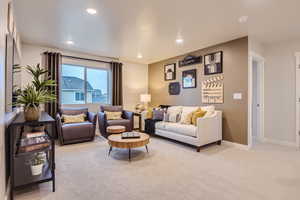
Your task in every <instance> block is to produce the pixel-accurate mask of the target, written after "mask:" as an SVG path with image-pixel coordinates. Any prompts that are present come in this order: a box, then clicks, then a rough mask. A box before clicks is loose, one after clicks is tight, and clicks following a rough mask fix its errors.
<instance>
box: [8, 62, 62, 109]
mask: <svg viewBox="0 0 300 200" xmlns="http://www.w3.org/2000/svg"><path fill="white" fill-rule="evenodd" d="M25 69H26V71H27V72H29V73H30V74H31V76H32V78H33V81H32V84H30V85H27V86H26V87H25V88H24V89H17V91H18V92H17V95H18V96H17V100H16V102H15V103H14V105H16V106H24V108H28V107H35V108H38V107H39V105H40V104H43V103H48V102H52V101H55V100H56V96H55V95H54V94H53V92H51V88H53V87H56V84H55V81H54V80H51V79H50V77H48V76H46V74H47V73H48V71H47V70H45V69H42V68H41V67H40V64H37V65H36V67H32V66H29V65H28V66H27V67H25Z"/></svg>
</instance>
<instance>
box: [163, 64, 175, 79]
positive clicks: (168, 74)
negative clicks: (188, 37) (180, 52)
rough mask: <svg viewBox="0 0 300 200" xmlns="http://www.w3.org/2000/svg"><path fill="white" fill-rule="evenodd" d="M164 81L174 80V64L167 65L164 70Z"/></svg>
mask: <svg viewBox="0 0 300 200" xmlns="http://www.w3.org/2000/svg"><path fill="white" fill-rule="evenodd" d="M164 74H165V81H171V80H175V79H176V63H172V64H167V65H165V68H164Z"/></svg>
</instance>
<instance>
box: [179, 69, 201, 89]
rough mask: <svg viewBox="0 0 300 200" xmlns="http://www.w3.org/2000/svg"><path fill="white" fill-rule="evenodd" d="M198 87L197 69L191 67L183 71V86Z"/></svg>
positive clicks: (185, 87)
mask: <svg viewBox="0 0 300 200" xmlns="http://www.w3.org/2000/svg"><path fill="white" fill-rule="evenodd" d="M196 87H197V70H196V69H191V70H186V71H183V72H182V88H184V89H187V88H196Z"/></svg>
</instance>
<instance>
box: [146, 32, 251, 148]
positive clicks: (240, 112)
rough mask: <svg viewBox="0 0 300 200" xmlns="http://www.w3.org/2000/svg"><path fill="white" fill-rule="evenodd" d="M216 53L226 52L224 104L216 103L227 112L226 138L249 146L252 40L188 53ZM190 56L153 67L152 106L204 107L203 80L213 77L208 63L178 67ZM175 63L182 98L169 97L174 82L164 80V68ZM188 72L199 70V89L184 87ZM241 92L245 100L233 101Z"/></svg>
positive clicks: (225, 119)
mask: <svg viewBox="0 0 300 200" xmlns="http://www.w3.org/2000/svg"><path fill="white" fill-rule="evenodd" d="M216 51H223V75H224V103H223V104H215V106H216V109H219V110H222V111H223V139H224V140H227V141H230V142H235V143H240V144H248V141H247V120H248V117H247V112H248V111H247V108H248V37H244V38H240V39H236V40H233V41H229V42H226V43H222V44H218V45H215V46H212V47H208V48H205V49H201V50H197V51H194V52H190V53H187V54H191V55H195V56H198V55H202V56H204V55H205V54H208V53H212V52H216ZM187 54H185V55H182V56H177V57H173V58H170V59H166V60H163V61H160V62H156V63H152V64H150V65H149V74H148V76H149V77H148V78H149V93H150V94H151V95H152V102H151V104H152V105H154V106H155V105H160V104H168V105H186V106H192V105H204V104H202V103H201V81H202V80H203V79H205V78H207V77H210V76H204V69H203V68H204V60H203V62H202V64H197V65H192V66H185V67H178V61H179V60H182V59H183V58H184V57H185V56H186V55H187ZM203 59H204V57H203ZM174 62H175V63H176V80H174V81H179V82H180V85H181V92H180V95H169V92H168V85H169V83H170V82H174V81H165V80H164V65H165V64H169V63H174ZM188 69H197V88H195V89H183V88H182V83H181V76H182V71H184V70H188ZM217 75H218V74H217ZM211 76H214V75H211ZM237 92H238V93H242V100H234V99H233V94H234V93H237Z"/></svg>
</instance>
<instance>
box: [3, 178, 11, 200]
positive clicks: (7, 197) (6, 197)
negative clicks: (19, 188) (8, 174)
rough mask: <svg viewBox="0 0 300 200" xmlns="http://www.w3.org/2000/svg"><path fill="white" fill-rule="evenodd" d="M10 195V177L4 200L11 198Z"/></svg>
mask: <svg viewBox="0 0 300 200" xmlns="http://www.w3.org/2000/svg"><path fill="white" fill-rule="evenodd" d="M9 195H10V178H9V179H8V182H7V188H6V191H5V195H4V200H9V199H10V196H9Z"/></svg>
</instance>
